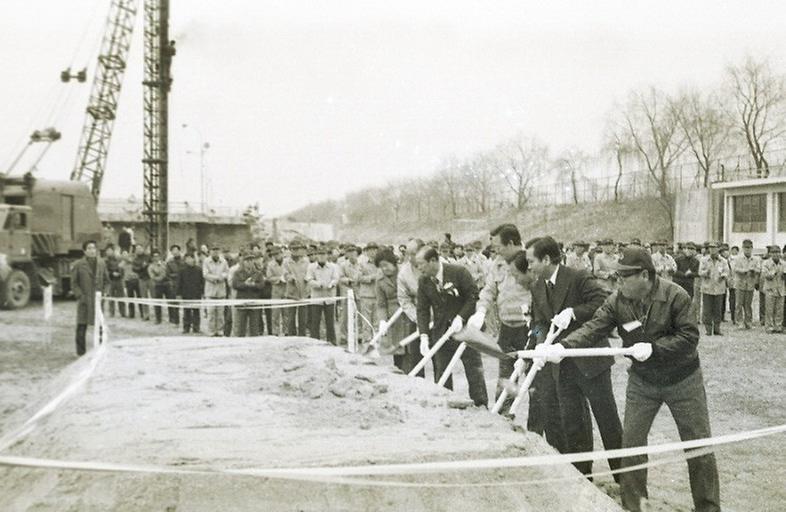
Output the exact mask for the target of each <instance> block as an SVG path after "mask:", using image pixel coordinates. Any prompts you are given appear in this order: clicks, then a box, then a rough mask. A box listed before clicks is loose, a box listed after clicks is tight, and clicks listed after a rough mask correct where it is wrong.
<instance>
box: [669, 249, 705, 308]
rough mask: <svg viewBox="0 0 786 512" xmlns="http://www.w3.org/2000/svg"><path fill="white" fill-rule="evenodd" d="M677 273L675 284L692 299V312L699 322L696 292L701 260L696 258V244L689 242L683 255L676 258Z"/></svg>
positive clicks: (675, 274)
mask: <svg viewBox="0 0 786 512" xmlns="http://www.w3.org/2000/svg"><path fill="white" fill-rule="evenodd" d="M674 262H675V263H676V265H677V271H676V272H674V282H675V283H677V284H678V285H680V286H681V287H682V288H683V289H684V290H685V291H686V292H687V293H688V296H689V297H691V310H692V311H693V313H694V314H695V315H696V321H698V313H699V306H698V298H697V294H698V292H697V290H696V278H698V277H699V260H698V258H696V244H694V243H693V242H687V243H686V244H685V245H684V246H683V250H682V254H680V255H678V256H677V258H675V260H674Z"/></svg>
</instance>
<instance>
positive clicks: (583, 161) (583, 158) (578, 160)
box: [554, 148, 589, 204]
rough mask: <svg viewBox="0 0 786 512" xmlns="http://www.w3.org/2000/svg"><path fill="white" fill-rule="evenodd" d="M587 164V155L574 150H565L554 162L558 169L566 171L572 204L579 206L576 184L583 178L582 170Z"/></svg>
mask: <svg viewBox="0 0 786 512" xmlns="http://www.w3.org/2000/svg"><path fill="white" fill-rule="evenodd" d="M588 162H589V155H587V154H586V153H584V152H583V151H581V150H580V149H576V148H571V149H568V150H566V151H565V152H563V153H562V155H561V156H560V157H559V158H557V160H556V161H555V162H554V164H555V165H556V166H557V167H558V168H560V169H564V170H566V171H568V175H569V177H570V187H571V190H572V192H573V204H579V190H578V182H579V181H580V180H581V178H582V177H583V176H582V175H583V172H584V168H585V167H586V166H587V163H588Z"/></svg>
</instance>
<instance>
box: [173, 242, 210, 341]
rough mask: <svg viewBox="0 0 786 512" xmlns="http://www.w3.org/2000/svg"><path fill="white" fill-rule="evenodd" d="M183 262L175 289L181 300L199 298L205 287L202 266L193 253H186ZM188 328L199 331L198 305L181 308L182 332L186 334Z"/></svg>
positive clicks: (195, 331)
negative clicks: (198, 263)
mask: <svg viewBox="0 0 786 512" xmlns="http://www.w3.org/2000/svg"><path fill="white" fill-rule="evenodd" d="M185 262H186V264H185V266H183V268H182V269H181V270H180V274H178V277H177V290H178V292H179V293H180V298H181V299H183V300H199V299H201V298H202V291H203V290H204V289H205V278H204V277H203V275H202V267H201V266H199V265H197V262H196V257H195V256H194V254H193V253H188V254H186V258H185ZM190 330H193V332H194V333H199V307H193V308H185V309H183V334H188V332H189V331H190Z"/></svg>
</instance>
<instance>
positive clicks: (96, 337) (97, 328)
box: [93, 292, 103, 348]
mask: <svg viewBox="0 0 786 512" xmlns="http://www.w3.org/2000/svg"><path fill="white" fill-rule="evenodd" d="M102 306H103V304H101V292H96V303H95V306H94V307H93V348H98V345H99V344H100V343H101V308H102Z"/></svg>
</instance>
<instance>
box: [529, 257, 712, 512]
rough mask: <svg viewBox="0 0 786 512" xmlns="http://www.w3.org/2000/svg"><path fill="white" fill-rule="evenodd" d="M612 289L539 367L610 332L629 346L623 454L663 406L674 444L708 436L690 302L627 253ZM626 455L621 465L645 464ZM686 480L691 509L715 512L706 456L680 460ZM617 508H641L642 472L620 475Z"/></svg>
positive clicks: (647, 260)
mask: <svg viewBox="0 0 786 512" xmlns="http://www.w3.org/2000/svg"><path fill="white" fill-rule="evenodd" d="M617 273H618V275H619V281H620V284H619V289H618V291H615V292H614V293H612V294H611V296H609V297H608V298H607V299H606V301H605V302H604V303H603V305H602V306H601V307H600V308H599V309H598V310H597V311H596V312H595V315H594V316H593V317H592V319H591V320H589V321H588V322H586V323H584V325H583V326H582V327H580V328H579V329H577V330H576V331H574V332H573V333H571V334H570V335H568V336H567V337H566V338H565V339H564V340H563V342H562V343H561V344H560V345H554V346H552V347H550V348H547V347H544V348H543V349H541V352H542V354H544V355H546V356H545V358H546V360H547V361H559V360H561V359H562V357H561V356H560V353H561V352H562V351H563V350H564V349H566V348H589V347H594V346H599V343H602V342H603V340H605V338H606V336H608V334H609V333H610V332H611V330H612V329H614V328H615V327H616V328H617V329H618V330H619V334H620V337H621V338H622V346H623V347H632V348H633V349H634V350H633V358H632V365H631V367H630V370H629V371H628V387H627V391H626V399H625V422H624V429H623V440H622V446H623V448H632V447H636V446H645V445H646V444H647V436H648V435H649V431H650V428H651V427H652V422H653V420H654V419H655V416H656V415H657V413H658V410H659V409H660V408H661V406H662V405H663V404H664V403H665V404H666V405H667V406H668V408H669V411H670V412H671V415H672V417H673V418H674V422H675V423H676V424H677V430H678V432H679V435H680V439H681V440H683V441H690V440H694V439H702V438H707V437H711V436H712V433H711V429H710V420H709V412H708V409H707V397H706V392H705V389H704V378H703V376H702V372H701V367H700V364H699V353H698V343H699V330H698V327H697V325H696V319H695V316H694V315H693V314H692V313H691V300H690V297H689V296H688V294H687V293H686V292H685V290H683V289H682V288H681V287H680V286H678V285H676V284H674V283H671V282H669V281H666V280H665V279H661V278H658V277H657V276H656V275H655V267H654V265H653V264H652V259H651V257H650V255H649V254H647V252H646V251H645V250H643V249H640V248H634V247H630V248H627V249H626V250H625V251H624V252H623V257H622V259H621V260H620V262H619V267H618V270H617ZM646 460H647V457H646V456H644V455H642V456H635V457H626V458H624V459H623V460H622V466H623V467H631V466H635V465H639V464H642V463H644V462H646ZM688 475H689V478H690V487H691V494H692V495H693V503H694V507H695V510H696V511H698V512H716V511H719V510H720V483H719V479H718V469H717V466H716V463H715V456H714V455H713V454H708V455H702V456H700V457H694V458H691V459H688ZM620 476H621V491H622V505H623V507H624V508H625V509H626V510H631V511H640V510H642V508H641V507H642V504H641V501H642V499H645V498H647V496H648V495H647V470H646V469H639V470H634V471H630V472H626V473H622V474H621V475H620Z"/></svg>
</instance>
